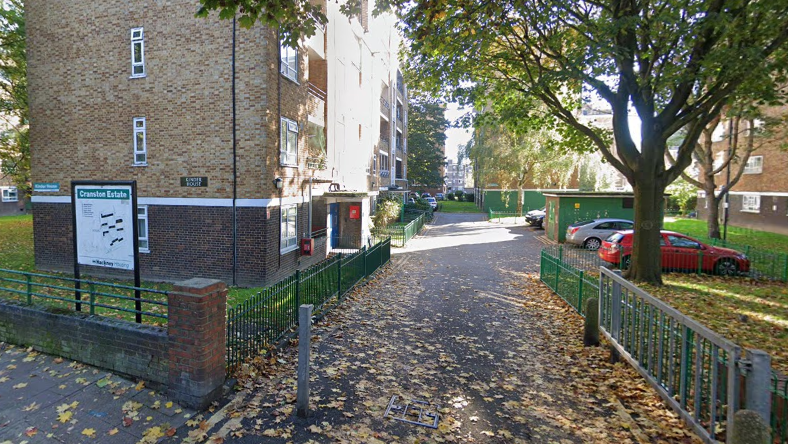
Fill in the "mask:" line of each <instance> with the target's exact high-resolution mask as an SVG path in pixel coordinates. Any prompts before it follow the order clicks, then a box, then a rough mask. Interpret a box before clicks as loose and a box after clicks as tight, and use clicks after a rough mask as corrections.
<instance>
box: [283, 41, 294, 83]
mask: <svg viewBox="0 0 788 444" xmlns="http://www.w3.org/2000/svg"><path fill="white" fill-rule="evenodd" d="M279 55H280V57H281V60H280V62H279V72H280V73H282V75H284V76H285V77H287V78H288V79H290V80H292V81H294V82H298V48H291V47H289V46H287V45H285V44H284V43H280V45H279Z"/></svg>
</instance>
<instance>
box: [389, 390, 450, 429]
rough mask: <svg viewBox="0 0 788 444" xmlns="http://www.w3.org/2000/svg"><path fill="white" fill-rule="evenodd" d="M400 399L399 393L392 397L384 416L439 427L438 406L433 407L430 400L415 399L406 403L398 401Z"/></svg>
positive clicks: (409, 422) (433, 427) (434, 427)
mask: <svg viewBox="0 0 788 444" xmlns="http://www.w3.org/2000/svg"><path fill="white" fill-rule="evenodd" d="M398 399H399V397H398V396H397V395H394V396H392V397H391V401H389V406H388V408H386V413H384V414H383V417H384V418H391V419H395V420H397V421H402V422H407V423H408V424H415V425H420V426H424V427H429V428H431V429H437V428H438V411H437V407H434V408H433V407H432V406H430V403H429V402H426V401H416V400H413V399H411V400H410V401H407V402H405V403H402V401H399V403H398Z"/></svg>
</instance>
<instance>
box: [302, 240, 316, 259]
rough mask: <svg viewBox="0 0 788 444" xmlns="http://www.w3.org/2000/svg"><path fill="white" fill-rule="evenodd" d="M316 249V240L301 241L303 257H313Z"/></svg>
mask: <svg viewBox="0 0 788 444" xmlns="http://www.w3.org/2000/svg"><path fill="white" fill-rule="evenodd" d="M314 249H315V240H314V239H301V255H303V256H312V251H314Z"/></svg>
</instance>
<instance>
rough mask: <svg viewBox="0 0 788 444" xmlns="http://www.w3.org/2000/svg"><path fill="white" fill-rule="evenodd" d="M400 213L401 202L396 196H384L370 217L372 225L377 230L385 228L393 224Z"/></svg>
mask: <svg viewBox="0 0 788 444" xmlns="http://www.w3.org/2000/svg"><path fill="white" fill-rule="evenodd" d="M401 211H402V201H401V200H400V199H399V198H398V196H393V195H392V196H385V197H383V198H382V199H381V200H379V201H378V207H377V209H376V210H375V214H374V215H373V216H372V223H373V224H374V225H375V227H377V228H382V227H387V226H389V224H391V223H392V222H395V221H396V220H397V219H398V218H399V216H400V212H401Z"/></svg>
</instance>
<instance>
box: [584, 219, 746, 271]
mask: <svg viewBox="0 0 788 444" xmlns="http://www.w3.org/2000/svg"><path fill="white" fill-rule="evenodd" d="M660 234H661V235H662V238H661V239H660V249H661V250H662V269H663V270H667V271H679V270H681V271H697V270H698V267H700V269H701V271H703V272H706V273H716V274H721V275H727V276H733V275H737V274H739V273H746V272H748V271H750V260H749V259H747V257H746V256H745V255H744V254H743V253H740V252H738V251H736V250H731V249H730V248H722V247H712V246H711V245H706V244H704V243H703V242H700V241H699V240H697V239H693V238H691V237H688V236H685V235H683V234H681V233H675V232H673V231H664V230H663V231H661V232H660ZM633 238H634V231H633V230H626V231H618V232H616V233H614V234H611V235H610V237H608V238H607V239H605V240H604V241H603V242H602V246H601V247H599V250H597V255H598V256H599V258H600V259H602V260H603V261H605V262H610V263H611V264H615V265H618V266H619V267H620V268H622V269H626V268H629V264H630V260H631V255H632V239H633Z"/></svg>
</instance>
